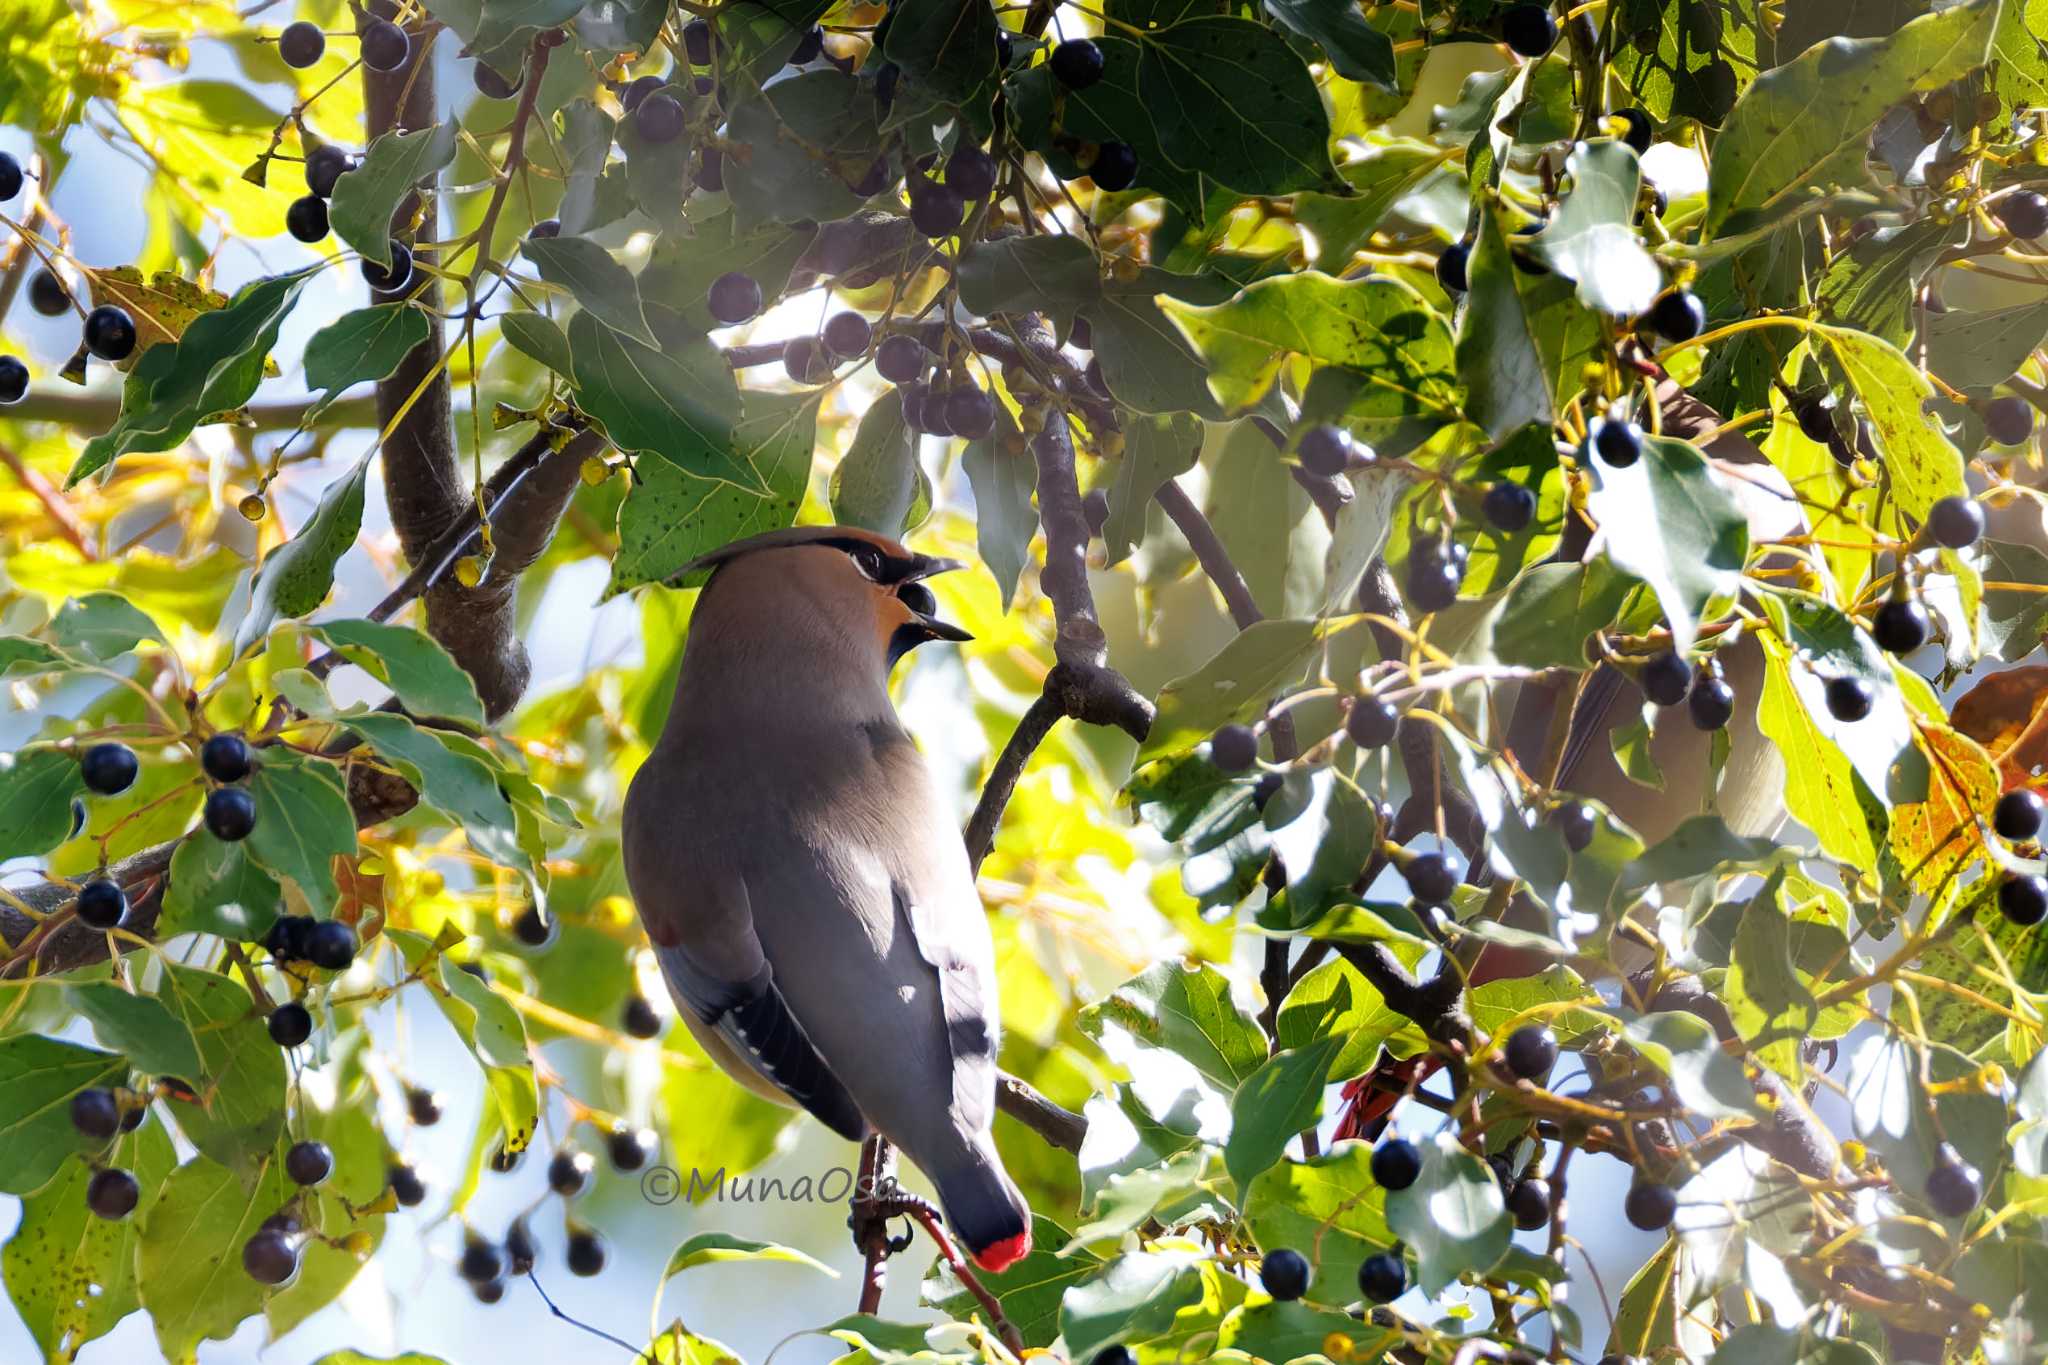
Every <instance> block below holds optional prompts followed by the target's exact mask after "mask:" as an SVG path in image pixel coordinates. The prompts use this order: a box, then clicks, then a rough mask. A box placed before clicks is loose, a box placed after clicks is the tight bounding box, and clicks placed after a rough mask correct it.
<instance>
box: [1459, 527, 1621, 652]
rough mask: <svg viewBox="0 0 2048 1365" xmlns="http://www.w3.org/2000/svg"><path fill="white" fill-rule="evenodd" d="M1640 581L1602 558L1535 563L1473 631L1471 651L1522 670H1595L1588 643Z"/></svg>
mask: <svg viewBox="0 0 2048 1365" xmlns="http://www.w3.org/2000/svg"><path fill="white" fill-rule="evenodd" d="M1639 581H1640V580H1638V579H1636V578H1634V577H1632V576H1630V575H1628V574H1625V573H1623V572H1622V571H1621V570H1620V569H1618V568H1616V567H1615V566H1614V563H1613V561H1612V560H1611V559H1609V558H1608V557H1606V556H1602V557H1600V558H1597V559H1589V560H1586V561H1585V562H1584V563H1580V564H1532V565H1531V566H1529V567H1528V568H1527V569H1524V570H1523V571H1522V572H1521V573H1520V574H1518V575H1517V576H1516V577H1515V580H1514V582H1513V583H1511V584H1509V585H1508V590H1507V593H1506V594H1505V595H1504V596H1502V597H1501V599H1500V600H1499V601H1498V602H1497V603H1495V604H1494V605H1493V606H1492V607H1491V608H1490V609H1489V610H1488V611H1487V613H1486V616H1485V618H1484V619H1483V620H1482V621H1481V623H1480V625H1479V626H1478V627H1477V628H1476V629H1475V630H1474V631H1473V643H1472V644H1471V645H1470V646H1469V648H1470V650H1471V652H1472V653H1473V654H1474V655H1476V656H1478V657H1482V658H1492V659H1493V660H1495V661H1497V662H1499V663H1504V664H1516V665H1520V666H1521V667H1524V668H1569V669H1571V670H1573V671H1574V672H1581V673H1582V672H1584V671H1585V670H1586V669H1588V668H1590V667H1592V664H1591V663H1590V662H1589V661H1588V659H1587V657H1586V646H1587V641H1588V640H1589V638H1590V637H1591V636H1592V635H1593V633H1594V632H1595V631H1599V630H1604V629H1606V628H1607V627H1609V626H1611V625H1613V624H1614V618H1615V613H1616V612H1618V611H1620V610H1621V604H1622V603H1623V601H1625V600H1626V599H1627V597H1628V595H1629V593H1630V592H1631V591H1633V590H1634V589H1635V588H1636V586H1637V585H1638V583H1639Z"/></svg>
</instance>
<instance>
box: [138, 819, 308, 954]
mask: <svg viewBox="0 0 2048 1365" xmlns="http://www.w3.org/2000/svg"><path fill="white" fill-rule="evenodd" d="M170 877H171V879H170V882H169V884H168V885H167V886H166V887H165V888H164V908H163V917H162V919H161V920H160V921H159V922H158V925H157V932H158V934H159V935H160V936H162V937H164V938H169V937H171V936H172V935H173V934H216V935H218V936H219V937H221V938H224V939H228V940H230V941H232V942H236V943H254V942H257V941H259V940H261V939H262V937H263V936H264V935H265V934H266V933H268V932H269V931H270V926H271V925H272V924H275V923H276V922H277V917H278V914H279V913H280V911H281V910H282V908H283V903H284V893H283V892H282V891H280V890H279V889H278V885H277V880H276V878H274V877H272V876H271V875H270V874H269V873H268V872H265V871H264V870H263V869H262V868H260V867H258V866H256V864H255V863H254V862H252V861H250V859H249V850H248V847H247V843H246V841H243V842H238V843H226V842H223V841H222V840H219V839H214V838H202V837H200V836H198V835H193V836H192V837H190V838H187V839H185V840H184V841H182V842H181V843H179V845H178V851H177V852H175V853H173V854H172V855H171V874H170Z"/></svg>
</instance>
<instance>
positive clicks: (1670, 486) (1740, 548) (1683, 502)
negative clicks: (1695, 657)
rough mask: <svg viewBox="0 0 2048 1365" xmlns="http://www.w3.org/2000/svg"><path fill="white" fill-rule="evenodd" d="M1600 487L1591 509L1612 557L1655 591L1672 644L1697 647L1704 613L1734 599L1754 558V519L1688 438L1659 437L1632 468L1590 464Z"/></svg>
mask: <svg viewBox="0 0 2048 1365" xmlns="http://www.w3.org/2000/svg"><path fill="white" fill-rule="evenodd" d="M1589 468H1590V470H1591V472H1592V474H1593V476H1594V477H1595V478H1596V479H1597V480H1598V485H1597V486H1596V487H1595V488H1594V489H1593V490H1592V492H1591V493H1590V494H1588V495H1587V498H1586V510H1587V511H1589V512H1591V513H1592V514H1593V520H1594V521H1595V522H1596V523H1598V524H1599V527H1600V532H1601V536H1602V538H1603V541H1604V543H1605V545H1606V549H1607V557H1608V558H1609V559H1610V560H1612V561H1613V563H1614V566H1615V567H1616V568H1617V569H1620V570H1622V571H1623V572H1624V573H1629V574H1633V575H1635V576H1636V577H1637V578H1640V579H1642V580H1643V582H1645V583H1647V584H1648V585H1649V586H1650V590H1651V591H1652V592H1654V593H1655V594H1656V595H1657V603H1658V605H1659V606H1661V607H1663V608H1664V619H1665V621H1666V622H1667V623H1668V624H1669V625H1670V627H1671V636H1672V643H1673V644H1674V645H1676V646H1677V648H1679V649H1680V650H1687V649H1690V648H1692V642H1693V637H1694V634H1695V632H1696V631H1697V630H1698V627H1699V614H1700V611H1701V609H1702V608H1704V607H1705V606H1706V605H1707V602H1708V600H1709V599H1711V598H1714V597H1726V596H1732V595H1733V594H1734V592H1735V590H1736V587H1737V586H1738V585H1739V584H1740V582H1741V578H1742V566H1743V562H1744V561H1745V560H1746V559H1747V558H1748V557H1749V522H1748V519H1747V518H1745V517H1744V516H1743V515H1742V508H1741V507H1740V506H1738V505H1737V503H1736V501H1735V499H1734V497H1733V496H1732V495H1731V494H1729V493H1728V492H1727V490H1725V489H1723V488H1722V487H1721V485H1719V484H1718V483H1716V482H1714V479H1713V477H1712V475H1711V474H1710V473H1709V472H1708V468H1707V462H1706V459H1705V457H1703V456H1702V455H1701V454H1700V453H1699V451H1698V450H1696V449H1694V448H1693V447H1692V446H1691V445H1689V444H1687V443H1686V442H1684V441H1674V440H1672V439H1670V438H1669V437H1662V436H1653V437H1648V438H1646V439H1645V440H1644V441H1643V456H1642V458H1641V459H1640V460H1637V461H1636V462H1635V463H1634V464H1632V465H1630V466H1628V467H1627V468H1625V469H1616V468H1614V467H1613V466H1612V465H1609V464H1606V463H1604V462H1602V463H1598V464H1595V465H1592V466H1589Z"/></svg>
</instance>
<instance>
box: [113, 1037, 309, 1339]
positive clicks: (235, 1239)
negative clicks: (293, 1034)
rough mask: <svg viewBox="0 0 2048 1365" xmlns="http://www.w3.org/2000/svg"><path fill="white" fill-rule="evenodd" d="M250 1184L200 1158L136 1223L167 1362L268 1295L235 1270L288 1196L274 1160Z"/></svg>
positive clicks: (147, 1304) (224, 1331)
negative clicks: (244, 1247) (139, 1226)
mask: <svg viewBox="0 0 2048 1365" xmlns="http://www.w3.org/2000/svg"><path fill="white" fill-rule="evenodd" d="M270 1050H271V1053H272V1054H273V1055H276V1054H277V1048H276V1047H275V1046H272V1048H271V1049H270ZM280 1065H281V1064H280ZM282 1102H283V1096H282V1095H280V1096H279V1103H280V1104H281V1103H282ZM254 1183H255V1188H254V1189H253V1190H252V1189H250V1188H248V1187H247V1186H246V1185H245V1184H244V1182H243V1179H242V1177H241V1175H240V1174H239V1173H238V1172H236V1171H234V1170H230V1169H229V1168H228V1167H226V1166H223V1165H221V1164H220V1163H218V1162H215V1161H209V1160H207V1159H206V1158H205V1157H203V1156H202V1157H200V1158H198V1159H196V1160H193V1161H190V1162H187V1163H186V1164H185V1165H183V1166H180V1167H178V1169H177V1170H175V1171H172V1172H171V1175H170V1178H169V1179H168V1180H166V1181H165V1182H164V1186H163V1192H162V1193H161V1194H160V1195H158V1196H157V1201H156V1204H155V1206H154V1207H153V1208H151V1209H150V1211H149V1217H148V1219H147V1220H145V1221H144V1222H143V1224H142V1235H141V1238H140V1240H139V1242H138V1245H137V1248H136V1270H137V1273H136V1281H137V1283H138V1284H139V1285H140V1287H141V1290H142V1306H143V1307H144V1308H147V1309H148V1310H149V1315H150V1317H151V1318H152V1319H153V1320H154V1321H155V1324H156V1339H157V1343H158V1345H159V1346H161V1347H162V1348H163V1353H164V1357H165V1358H166V1359H167V1360H179V1361H190V1360H192V1359H193V1352H194V1349H195V1348H196V1347H197V1346H198V1345H199V1343H200V1342H201V1341H205V1340H224V1339H226V1338H227V1337H230V1336H232V1335H234V1332H235V1329H236V1328H237V1327H239V1326H240V1325H241V1322H242V1320H243V1319H244V1318H247V1317H249V1316H251V1315H252V1314H255V1313H258V1312H261V1311H262V1308H263V1301H264V1298H265V1296H266V1295H267V1294H268V1293H269V1292H270V1291H269V1290H267V1289H265V1287H264V1286H263V1285H261V1284H258V1283H257V1282H256V1281H255V1280H254V1279H252V1278H251V1277H250V1275H249V1273H248V1272H247V1271H245V1270H243V1269H242V1245H243V1243H245V1242H247V1241H248V1240H249V1238H250V1237H252V1236H253V1235H255V1232H256V1230H257V1228H258V1227H260V1226H261V1225H262V1223H263V1220H264V1219H266V1218H268V1217H270V1215H271V1214H273V1213H275V1212H277V1211H278V1209H279V1208H281V1207H282V1206H283V1204H284V1202H285V1200H286V1199H288V1198H289V1197H290V1191H289V1190H288V1189H287V1187H286V1181H285V1177H284V1172H283V1170H282V1169H281V1167H280V1164H279V1163H278V1162H277V1161H276V1160H275V1159H268V1158H267V1159H266V1160H265V1161H264V1163H263V1165H262V1167H261V1168H260V1170H259V1171H258V1174H257V1178H256V1180H255V1182H254Z"/></svg>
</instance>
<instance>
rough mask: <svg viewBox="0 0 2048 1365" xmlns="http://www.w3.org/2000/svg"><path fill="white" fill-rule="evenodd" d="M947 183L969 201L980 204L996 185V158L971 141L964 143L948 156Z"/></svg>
mask: <svg viewBox="0 0 2048 1365" xmlns="http://www.w3.org/2000/svg"><path fill="white" fill-rule="evenodd" d="M946 183H947V184H948V185H951V186H952V187H953V188H954V190H956V191H957V192H958V193H959V195H960V197H961V198H963V199H965V200H966V201H967V202H968V203H970V204H978V203H980V202H981V201H982V200H984V199H986V198H988V196H989V193H990V192H991V191H992V190H994V189H995V187H996V159H995V158H994V157H992V156H990V155H989V154H988V153H987V152H985V151H983V150H982V149H981V148H979V147H976V146H974V145H972V144H971V143H969V144H963V145H962V146H960V147H958V148H955V149H954V152H953V155H951V156H949V157H947V158H946Z"/></svg>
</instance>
